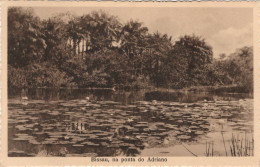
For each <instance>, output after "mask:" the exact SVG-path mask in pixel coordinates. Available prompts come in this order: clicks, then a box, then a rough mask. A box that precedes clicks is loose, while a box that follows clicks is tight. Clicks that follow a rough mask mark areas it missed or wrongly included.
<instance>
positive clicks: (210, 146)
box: [206, 141, 214, 157]
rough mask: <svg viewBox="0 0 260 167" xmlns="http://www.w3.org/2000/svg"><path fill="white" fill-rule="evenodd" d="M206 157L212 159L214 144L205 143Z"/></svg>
mask: <svg viewBox="0 0 260 167" xmlns="http://www.w3.org/2000/svg"><path fill="white" fill-rule="evenodd" d="M206 156H207V157H213V156H214V142H213V141H212V142H206Z"/></svg>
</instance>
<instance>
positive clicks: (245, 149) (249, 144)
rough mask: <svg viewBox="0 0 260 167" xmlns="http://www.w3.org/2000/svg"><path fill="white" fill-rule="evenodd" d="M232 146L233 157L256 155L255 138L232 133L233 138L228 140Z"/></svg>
mask: <svg viewBox="0 0 260 167" xmlns="http://www.w3.org/2000/svg"><path fill="white" fill-rule="evenodd" d="M228 142H229V147H230V154H231V156H233V157H242V156H254V139H253V137H252V138H249V137H248V136H247V134H246V133H245V136H244V137H242V138H240V136H239V135H237V136H235V135H234V134H233V133H232V137H231V139H230V140H229V141H228Z"/></svg>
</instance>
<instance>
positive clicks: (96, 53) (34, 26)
mask: <svg viewBox="0 0 260 167" xmlns="http://www.w3.org/2000/svg"><path fill="white" fill-rule="evenodd" d="M222 85H236V86H239V87H241V88H243V89H244V90H246V91H252V89H253V48H252V47H247V46H245V47H243V48H239V49H237V50H236V51H234V53H232V54H231V55H225V54H221V55H220V58H219V59H214V58H213V52H212V47H211V46H210V45H209V44H208V43H207V42H206V41H205V40H204V39H202V38H201V37H198V36H196V35H185V36H182V37H180V38H179V39H178V40H176V41H173V40H172V37H171V36H169V35H167V34H161V33H160V32H156V33H150V32H149V30H148V28H147V27H145V26H144V25H143V24H142V23H141V22H139V21H135V20H130V21H128V22H127V23H125V24H123V23H121V22H120V20H119V19H118V18H117V17H116V16H112V15H109V14H108V13H106V12H104V11H93V12H91V13H89V14H84V15H82V16H73V15H71V14H70V13H61V14H58V15H56V16H53V17H51V18H49V19H40V18H39V17H38V16H36V14H35V13H34V11H33V9H31V8H19V7H11V8H9V9H8V86H9V88H13V87H17V88H21V87H28V88H35V87H84V88H85V87H102V88H112V87H117V88H148V87H164V88H178V89H179V88H187V87H192V86H222Z"/></svg>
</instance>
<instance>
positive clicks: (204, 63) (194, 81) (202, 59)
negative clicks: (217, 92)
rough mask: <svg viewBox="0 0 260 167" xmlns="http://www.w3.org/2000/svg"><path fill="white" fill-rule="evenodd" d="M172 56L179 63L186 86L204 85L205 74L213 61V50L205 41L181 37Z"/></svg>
mask: <svg viewBox="0 0 260 167" xmlns="http://www.w3.org/2000/svg"><path fill="white" fill-rule="evenodd" d="M171 56H172V58H173V59H175V61H176V62H178V63H177V66H178V67H177V68H178V69H177V71H180V72H181V73H184V74H183V75H184V76H183V78H182V79H183V80H185V81H186V84H185V86H192V85H201V84H202V85H203V84H204V83H203V81H205V79H206V78H204V77H205V76H206V75H205V72H206V71H207V68H208V65H209V64H210V63H212V60H213V52H212V48H211V46H210V45H208V44H207V43H206V42H205V40H204V39H201V38H200V37H197V36H195V35H193V36H188V35H185V36H184V37H181V38H180V39H179V40H178V41H176V42H175V44H174V46H173V50H172V55H171ZM175 65H176V64H175Z"/></svg>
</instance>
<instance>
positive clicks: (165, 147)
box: [8, 89, 254, 157]
mask: <svg viewBox="0 0 260 167" xmlns="http://www.w3.org/2000/svg"><path fill="white" fill-rule="evenodd" d="M24 97H28V99H26V98H24ZM8 99H9V100H8V154H9V156H78V157H82V156H88V157H89V156H232V155H233V156H252V155H253V153H254V152H253V150H254V147H253V146H254V140H253V98H252V97H251V96H250V95H248V94H229V93H224V92H223V93H218V94H216V93H209V92H180V91H165V90H139V91H112V90H108V89H107V90H106V89H103V90H101V89H100V90H98V89H96V90H88V89H29V90H9V94H8ZM234 149H235V150H234ZM234 153H235V154H236V155H234Z"/></svg>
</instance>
